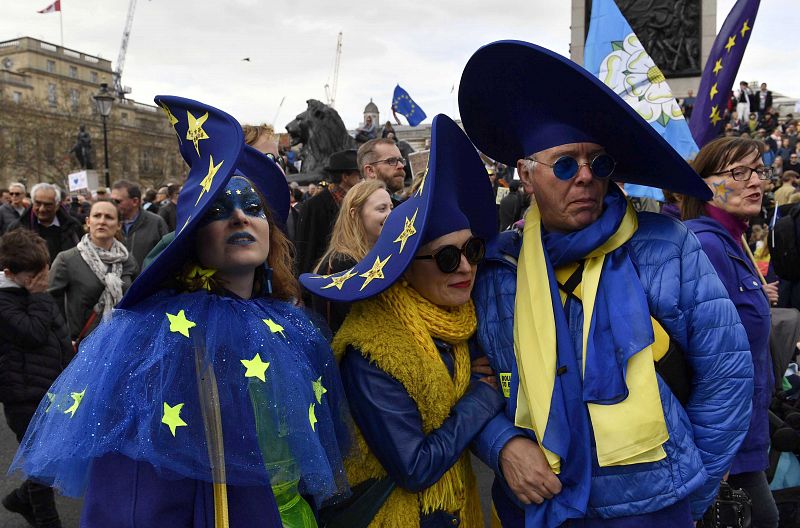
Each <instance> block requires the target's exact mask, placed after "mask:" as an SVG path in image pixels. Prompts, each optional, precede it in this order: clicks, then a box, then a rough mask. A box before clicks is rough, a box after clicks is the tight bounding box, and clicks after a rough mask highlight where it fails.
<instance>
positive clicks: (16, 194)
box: [8, 192, 22, 196]
mask: <svg viewBox="0 0 800 528" xmlns="http://www.w3.org/2000/svg"><path fill="white" fill-rule="evenodd" d="M8 194H10V195H11V196H22V193H21V192H9V193H8Z"/></svg>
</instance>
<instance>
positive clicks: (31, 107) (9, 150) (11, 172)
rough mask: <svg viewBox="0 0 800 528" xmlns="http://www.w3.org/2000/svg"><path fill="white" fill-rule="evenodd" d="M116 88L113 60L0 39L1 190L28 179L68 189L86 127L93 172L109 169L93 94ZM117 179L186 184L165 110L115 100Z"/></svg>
mask: <svg viewBox="0 0 800 528" xmlns="http://www.w3.org/2000/svg"><path fill="white" fill-rule="evenodd" d="M104 82H105V83H109V84H112V68H111V62H110V61H108V60H106V59H101V58H98V57H95V56H92V55H88V54H86V53H82V52H79V51H75V50H71V49H68V48H63V47H61V46H56V45H54V44H50V43H48V42H44V41H41V40H37V39H34V38H30V37H23V38H18V39H14V40H7V41H3V42H0V186H5V185H7V184H8V183H9V182H12V181H22V182H23V183H25V184H26V185H28V187H29V188H30V186H31V185H33V184H35V183H38V182H41V181H47V182H53V183H58V184H60V185H61V186H62V187H66V176H67V174H69V173H71V172H74V171H76V170H80V168H79V165H78V161H77V159H76V158H75V156H74V155H72V154H71V153H70V150H71V149H72V147H73V146H74V145H75V143H76V139H77V135H78V130H79V127H80V126H81V125H84V126H85V128H86V131H87V132H88V133H89V135H90V136H91V139H92V149H93V155H92V158H93V162H94V167H95V169H96V170H97V171H98V172H99V173H101V174H102V173H103V169H104V151H103V124H102V117H101V116H100V114H99V113H98V112H97V108H96V105H95V102H94V100H93V99H92V96H93V95H95V94H96V93H97V92H98V91H99V89H100V84H101V83H104ZM107 124H108V146H109V174H110V176H111V181H112V182H113V181H115V180H120V179H128V180H133V181H137V182H140V183H141V184H142V186H143V187H148V186H158V185H161V184H162V183H165V182H170V181H174V182H182V181H183V178H184V175H185V173H186V168H185V165H184V163H183V160H182V159H181V157H180V153H179V152H178V149H177V148H175V132H174V131H173V130H172V128H171V127H170V126H169V122H168V121H167V119H165V117H164V115H163V113H162V112H161V110H160V109H159V108H158V107H156V106H153V105H146V104H142V103H137V102H135V101H133V100H131V99H117V100H116V101H115V102H114V105H113V107H112V111H111V115H110V116H109V117H108V123H107Z"/></svg>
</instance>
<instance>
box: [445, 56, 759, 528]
mask: <svg viewBox="0 0 800 528" xmlns="http://www.w3.org/2000/svg"><path fill="white" fill-rule="evenodd" d="M498 65H502V67H499V68H498ZM486 71H492V72H493V74H492V75H491V76H487V75H486V74H485V72H486ZM543 78H544V79H548V80H549V82H551V83H553V84H554V85H556V86H558V93H559V101H557V102H555V103H554V102H552V101H542V100H541V98H539V97H538V96H537V93H536V92H535V91H534V90H533V89H532V88H530V87H533V86H537V85H538V84H540V82H541V79H543ZM459 107H460V113H461V118H462V122H463V125H464V129H465V130H466V132H467V134H468V135H469V137H470V139H471V140H472V142H473V143H474V144H475V146H476V147H477V148H478V149H479V150H480V151H482V152H483V153H485V154H486V155H487V156H489V157H491V158H492V159H495V160H498V161H501V162H503V163H508V164H515V165H516V167H517V171H518V173H519V175H520V179H521V181H522V185H523V186H524V187H525V191H526V192H527V193H530V194H531V195H532V205H531V207H530V208H529V210H528V212H527V213H526V214H525V225H524V229H523V230H522V232H520V231H517V230H512V231H506V232H504V233H501V234H500V236H498V237H497V238H496V239H495V240H493V241H491V242H489V244H488V245H487V248H486V257H485V260H484V263H483V264H482V266H481V267H480V268H479V269H478V275H477V278H476V282H475V289H474V290H473V300H474V302H475V308H476V312H477V315H478V329H477V336H476V337H477V343H478V345H479V347H480V348H481V349H482V350H481V353H485V354H486V356H487V357H488V359H489V362H490V364H491V367H492V369H493V370H494V371H495V372H497V375H498V378H499V380H500V385H501V388H502V391H503V396H504V397H505V398H506V408H505V412H504V413H501V414H500V415H498V416H496V417H495V418H494V419H493V420H492V421H490V422H489V423H488V424H487V425H486V426H485V427H484V429H483V431H482V433H481V434H480V435H479V437H478V438H477V439H476V440H475V442H474V447H475V450H476V452H477V453H478V455H479V456H480V457H481V458H482V459H483V460H484V462H486V463H487V464H488V465H489V466H490V467H491V468H492V469H494V471H495V473H496V475H497V478H496V479H495V482H494V486H493V488H492V500H493V504H494V511H495V512H496V518H495V519H494V521H495V523H494V525H495V526H502V527H504V528H509V527H512V528H522V527H525V528H531V527H540V526H541V527H546V528H556V527H561V526H567V527H598V528H600V527H602V528H627V527H632V526H648V528H666V527H686V528H688V527H692V526H694V522H695V521H696V520H698V519H699V518H701V517H702V516H703V514H704V512H705V511H706V510H707V508H708V507H709V505H710V504H711V503H712V501H713V500H714V498H715V496H716V493H717V488H718V487H719V483H720V480H721V478H722V477H723V475H724V474H725V473H726V472H727V471H728V469H729V468H730V464H731V460H732V458H733V455H734V454H735V453H736V451H737V448H738V446H739V444H740V443H741V441H742V440H743V437H744V431H746V430H747V425H748V423H749V419H750V412H751V408H750V407H751V403H750V401H751V396H752V391H753V381H752V377H753V366H752V361H751V359H750V355H749V352H748V348H749V346H748V341H747V336H746V334H745V331H744V328H743V327H742V325H741V322H740V321H739V318H738V315H737V313H736V309H735V307H734V305H733V304H732V303H731V301H730V299H729V298H728V296H727V293H726V290H725V288H724V287H723V286H722V284H721V282H720V281H719V278H718V277H717V276H716V273H715V272H714V270H713V268H712V267H711V264H710V263H709V261H708V258H707V257H706V256H705V254H704V253H703V252H702V250H701V249H700V245H699V243H698V241H697V239H696V238H695V237H694V235H693V234H692V233H691V232H689V230H688V229H686V227H685V226H683V225H682V224H680V223H679V222H677V221H675V220H673V219H670V218H667V217H666V216H662V215H657V214H652V213H637V212H636V211H635V210H634V208H633V206H632V205H631V202H630V201H629V200H628V199H627V197H626V196H625V195H624V193H623V192H622V190H621V189H620V187H618V186H617V183H616V182H617V181H619V182H631V183H637V184H642V185H649V186H654V187H660V188H665V189H669V190H671V191H673V192H679V193H683V194H688V195H694V196H698V197H700V198H702V199H704V200H705V199H707V198H708V195H709V192H708V187H706V186H705V184H704V183H703V181H702V180H701V179H700V177H699V176H698V175H697V174H696V173H695V172H694V171H693V170H692V169H691V167H690V166H689V165H688V164H687V163H686V162H685V161H684V160H683V159H682V158H681V157H680V156H679V155H678V154H677V152H675V150H674V149H672V147H670V146H669V144H668V143H667V142H666V141H664V140H663V139H662V138H661V137H660V136H659V135H658V133H657V132H656V131H655V130H654V129H653V128H652V127H651V126H650V125H649V124H648V123H647V122H645V121H644V120H643V119H642V118H641V117H640V116H639V115H638V114H637V113H636V111H635V110H634V109H633V108H631V107H630V106H628V105H627V104H626V103H625V102H624V101H623V100H622V99H620V98H619V96H617V95H616V94H615V93H614V92H612V91H611V90H609V89H608V88H607V87H606V86H605V85H604V84H603V83H602V82H600V81H599V80H597V79H596V78H595V77H594V76H593V75H592V74H591V73H589V72H587V71H585V70H584V69H583V68H581V67H580V66H578V65H576V64H574V63H572V62H571V61H569V60H568V59H565V58H564V57H561V56H560V55H558V54H556V53H553V52H551V51H549V50H546V49H544V48H541V47H539V46H536V45H533V44H529V43H525V42H517V41H502V42H496V43H493V44H489V45H487V46H485V47H483V48H481V49H480V50H478V51H477V52H476V53H475V54H474V55H473V56H472V58H471V59H470V60H469V62H468V63H467V66H466V68H465V70H464V73H463V75H462V79H461V83H460V89H459ZM722 395H724V396H722Z"/></svg>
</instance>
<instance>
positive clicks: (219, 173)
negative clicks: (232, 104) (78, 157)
mask: <svg viewBox="0 0 800 528" xmlns="http://www.w3.org/2000/svg"><path fill="white" fill-rule="evenodd" d="M155 102H156V104H157V105H158V106H159V107H161V109H162V110H163V111H164V113H165V114H166V116H167V119H169V122H170V124H171V125H172V126H173V128H174V129H175V133H176V134H177V136H178V145H179V147H180V151H181V156H183V159H184V160H185V161H186V163H187V164H188V165H189V175H188V176H187V178H186V183H184V185H183V188H182V189H181V193H180V195H179V196H178V210H177V213H176V222H175V225H176V226H177V227H176V231H175V239H174V240H172V242H170V243H169V245H168V246H167V247H166V248H164V250H163V251H162V252H161V253H159V255H158V256H157V257H156V258H155V259H154V260H153V261H152V263H151V264H150V265H149V266H147V267H146V268H145V269H144V271H142V273H141V274H140V275H139V276H138V277H136V280H134V281H133V284H131V287H130V288H129V289H128V291H127V293H126V294H125V296H124V297H123V298H122V300H121V301H120V302H119V304H118V305H117V307H118V308H128V307H130V306H133V305H134V304H136V303H137V302H139V301H141V300H142V299H144V298H145V297H147V296H148V295H151V294H152V293H153V292H155V291H156V290H158V289H159V288H160V287H161V285H162V284H163V283H164V282H165V281H167V280H168V279H170V278H172V277H174V276H175V275H176V274H177V273H178V272H179V271H180V269H181V268H182V266H183V264H184V263H185V262H186V259H187V255H192V254H194V244H195V232H196V231H197V228H198V226H199V225H200V224H201V223H202V220H203V216H205V213H206V211H208V209H209V207H210V206H211V204H213V203H214V202H215V201H216V199H217V198H218V197H219V194H220V193H222V192H224V191H225V187H226V186H227V184H228V181H229V180H230V179H231V177H232V176H234V175H241V176H244V177H246V178H247V179H248V180H250V182H251V183H252V184H253V185H255V187H256V188H257V189H258V191H259V192H260V193H261V194H262V195H263V196H264V197H265V198H266V201H267V204H266V205H267V206H268V207H269V208H270V209H271V210H272V212H273V216H274V218H275V219H276V220H277V221H278V222H279V223H281V224H283V223H285V222H286V218H287V216H288V215H289V186H288V184H287V183H286V178H285V177H284V175H283V172H281V170H280V168H279V167H278V166H277V165H276V164H275V162H274V161H272V160H271V159H269V158H268V157H267V156H266V155H264V154H262V153H261V152H259V151H257V150H256V149H254V148H252V147H250V146H247V145H245V143H244V135H243V133H242V127H241V125H240V124H239V122H238V121H236V120H235V119H234V118H233V117H231V116H230V115H228V114H227V113H225V112H223V111H222V110H218V109H216V108H214V107H212V106H208V105H206V104H203V103H200V102H197V101H193V100H191V99H184V98H182V97H174V96H166V95H164V96H162V95H159V96H156V98H155Z"/></svg>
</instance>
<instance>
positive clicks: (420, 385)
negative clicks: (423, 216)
mask: <svg viewBox="0 0 800 528" xmlns="http://www.w3.org/2000/svg"><path fill="white" fill-rule="evenodd" d="M476 324H477V323H476V320H475V308H474V306H473V304H472V301H470V302H469V303H467V304H465V305H463V306H458V307H454V308H442V307H439V306H436V305H434V304H432V303H430V302H429V301H427V300H426V299H425V298H423V297H422V296H421V295H420V294H419V293H417V292H416V290H414V289H413V288H410V287H409V286H406V285H403V284H401V283H397V284H395V285H393V286H392V287H391V288H389V289H388V290H387V291H385V292H384V293H382V294H381V295H379V296H377V297H374V298H371V299H367V300H365V301H361V302H359V303H356V304H354V305H353V307H352V309H351V311H350V313H349V314H348V316H347V319H345V321H344V323H343V324H342V327H341V328H340V329H339V332H338V333H337V334H336V337H335V338H334V340H333V350H334V353H335V354H336V357H337V358H339V359H340V358H341V357H342V356H343V355H344V353H345V351H346V349H347V346H348V345H352V346H354V347H355V348H357V349H358V350H359V351H360V352H361V353H362V354H363V355H364V357H366V358H368V359H369V360H370V361H372V362H374V363H375V364H376V365H377V366H378V367H379V368H380V369H381V370H383V371H385V372H386V373H388V374H390V375H391V376H392V377H394V378H395V379H397V380H398V381H399V382H400V383H401V384H402V385H403V387H404V388H405V389H406V391H408V394H409V396H411V398H412V399H413V400H414V403H416V405H417V408H418V409H419V412H420V416H421V418H422V429H423V432H424V433H425V434H428V433H430V432H431V431H433V430H435V429H436V428H438V427H440V426H441V425H442V423H443V422H444V420H445V419H447V417H448V416H449V415H450V410H451V408H452V407H453V405H455V403H456V402H457V401H458V400H459V398H461V396H463V395H464V393H465V392H466V390H467V388H468V386H469V381H470V370H471V362H470V355H469V350H468V347H467V339H468V338H469V337H470V336H471V335H472V334H473V333H474V332H475V328H476ZM433 338H437V339H441V340H443V341H445V342H447V343H450V344H452V345H453V354H454V359H455V367H454V376H453V377H452V378H451V377H450V373H449V372H448V370H447V367H446V366H445V364H444V363H443V361H442V359H441V356H440V355H439V352H438V350H437V349H436V346H435V344H434V342H433ZM345 469H346V471H347V476H348V479H349V481H350V485H351V486H355V485H357V484H359V483H361V482H363V481H365V480H367V479H370V478H382V477H385V476H386V470H385V469H384V468H383V467H382V466H381V465H380V462H378V460H377V459H376V458H375V456H374V455H373V454H372V452H371V451H370V449H369V446H367V444H366V442H365V441H364V438H363V436H362V435H361V433H360V431H356V432H355V438H354V444H353V448H352V450H351V452H350V454H349V455H348V457H347V459H346V460H345ZM436 510H444V511H447V512H450V513H452V514H457V515H458V516H459V517H460V518H461V526H462V527H464V528H472V527H476V528H477V527H479V526H482V522H483V521H482V514H481V509H480V500H479V497H478V489H477V486H476V484H475V476H474V475H473V473H472V466H471V464H470V459H469V453H468V452H465V453H463V454H462V455H461V457H460V458H459V459H458V461H457V462H456V463H455V464H454V465H453V466H452V467H451V468H450V469H448V470H447V472H446V473H445V474H444V475H443V476H442V478H441V479H439V481H438V482H436V483H435V484H433V485H432V486H430V487H429V488H427V489H425V490H423V491H421V492H419V493H412V492H409V491H407V490H405V489H402V488H400V487H397V488H395V490H394V491H393V492H392V494H391V496H390V497H389V499H388V500H387V501H386V503H385V504H384V505H383V507H382V508H381V510H380V511H379V512H378V514H377V515H376V516H375V518H374V519H373V521H372V523H371V524H370V527H372V528H376V527H386V528H388V527H393V528H415V527H417V526H419V517H420V514H421V513H423V514H424V513H430V512H433V511H436Z"/></svg>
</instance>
